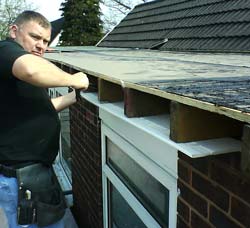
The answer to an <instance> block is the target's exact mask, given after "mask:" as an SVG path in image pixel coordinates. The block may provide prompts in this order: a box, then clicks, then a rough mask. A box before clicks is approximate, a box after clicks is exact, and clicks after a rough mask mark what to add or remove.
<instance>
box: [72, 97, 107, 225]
mask: <svg viewBox="0 0 250 228" xmlns="http://www.w3.org/2000/svg"><path fill="white" fill-rule="evenodd" d="M98 116H99V109H98V107H96V106H94V105H93V104H91V103H90V102H88V101H87V100H85V99H83V98H81V97H79V98H78V102H77V103H76V104H74V105H73V106H71V107H70V123H71V124H70V131H71V150H72V189H73V196H74V207H73V214H74V216H75V218H76V221H77V223H78V226H79V227H85V228H102V227H103V216H102V177H101V173H102V172H101V121H100V119H99V117H98Z"/></svg>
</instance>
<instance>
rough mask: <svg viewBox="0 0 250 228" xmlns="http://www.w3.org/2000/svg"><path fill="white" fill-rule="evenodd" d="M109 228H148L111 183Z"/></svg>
mask: <svg viewBox="0 0 250 228" xmlns="http://www.w3.org/2000/svg"><path fill="white" fill-rule="evenodd" d="M109 205H110V206H109V211H110V214H109V228H146V226H145V225H144V224H143V222H142V221H141V220H140V218H139V217H138V216H137V215H136V213H135V212H134V211H133V210H132V208H131V207H130V206H129V205H128V203H127V202H126V200H124V198H123V197H122V196H121V194H120V193H119V192H118V191H117V190H116V188H115V187H114V186H113V185H112V184H111V183H110V182H109Z"/></svg>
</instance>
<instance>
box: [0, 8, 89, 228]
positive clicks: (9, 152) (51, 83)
mask: <svg viewBox="0 0 250 228" xmlns="http://www.w3.org/2000/svg"><path fill="white" fill-rule="evenodd" d="M50 35H51V25H50V23H49V22H48V20H47V19H46V18H45V17H44V16H42V15H41V14H39V13H37V12H34V11H25V12H23V13H21V14H20V15H19V16H18V17H17V19H16V20H15V21H14V23H13V25H11V26H10V33H9V38H8V39H6V40H5V41H0V209H1V210H0V212H1V211H2V210H4V213H5V215H3V216H4V217H7V220H8V223H9V227H10V228H16V227H22V226H20V225H18V223H19V224H21V225H25V224H27V226H25V227H30V228H31V227H32V228H36V227H49V228H52V227H53V228H57V227H64V226H63V223H62V220H61V219H62V217H63V215H64V208H65V207H63V212H62V208H61V209H60V210H59V212H58V211H57V208H56V207H58V204H59V203H60V205H61V204H62V202H61V201H60V200H59V199H60V197H59V198H58V200H57V197H58V196H59V195H60V194H61V193H59V192H58V188H55V189H49V188H50V186H51V185H53V186H54V184H55V183H56V181H55V179H54V177H51V175H52V174H51V173H52V172H51V165H52V163H53V161H54V159H55V157H56V156H57V153H58V147H59V146H58V144H59V133H60V123H59V119H58V116H57V113H56V112H57V111H60V110H62V109H64V108H66V107H68V106H69V105H71V104H73V103H74V102H76V98H75V92H74V91H73V92H71V93H68V94H67V95H64V96H61V97H58V98H53V99H51V100H50V98H49V97H48V94H47V92H46V89H45V88H48V87H61V86H66V87H73V88H75V89H87V87H88V83H89V82H88V78H87V77H86V75H85V74H83V73H81V72H79V73H76V74H73V75H70V74H68V73H66V72H64V71H62V70H60V69H59V68H57V67H56V66H55V65H54V64H52V63H50V62H48V61H47V60H45V59H43V58H42V56H43V54H44V52H45V50H46V48H47V46H48V43H49V41H50ZM37 167H39V168H37ZM47 170H48V171H47ZM41 173H42V174H41ZM40 175H43V176H41V177H40ZM36 176H37V178H36ZM32 178H33V179H34V181H33V179H32ZM46 178H47V179H46ZM48 178H49V179H48ZM41 179H44V180H42V181H43V182H42V181H41ZM20 180H22V181H20ZM23 180H24V181H23ZM48 180H49V181H48ZM26 181H28V182H29V181H30V182H34V183H28V184H27V186H32V184H33V185H34V186H33V187H28V189H26V190H25V192H22V190H23V189H24V187H25V185H26ZM50 181H51V183H50ZM55 186H56V184H55ZM43 187H44V189H43ZM29 188H31V189H29ZM33 188H34V189H36V190H35V191H33V190H34V189H33ZM39 190H41V191H40V192H39ZM52 190H53V191H52ZM54 190H55V191H54ZM37 191H38V193H37ZM44 191H45V193H46V194H44ZM41 192H42V193H41ZM17 194H18V197H17ZM52 194H54V195H52ZM43 198H44V199H43ZM43 200H45V201H43ZM52 201H54V202H52ZM55 201H58V202H55ZM45 202H46V203H45ZM51 206H52V210H51V211H52V212H54V211H55V214H56V212H58V213H57V214H56V215H55V216H54V215H53V213H52V212H51V211H50V207H51ZM63 206H64V205H63ZM53 207H54V209H53ZM44 208H45V209H44ZM17 212H18V213H17ZM39 213H40V214H39ZM37 224H38V225H37ZM44 224H45V225H44Z"/></svg>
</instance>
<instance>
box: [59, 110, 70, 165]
mask: <svg viewBox="0 0 250 228" xmlns="http://www.w3.org/2000/svg"><path fill="white" fill-rule="evenodd" d="M60 121H61V153H62V157H63V159H64V161H65V162H66V164H67V165H68V167H69V168H70V169H71V146H70V122H69V109H68V108H67V109H64V110H63V111H61V112H60Z"/></svg>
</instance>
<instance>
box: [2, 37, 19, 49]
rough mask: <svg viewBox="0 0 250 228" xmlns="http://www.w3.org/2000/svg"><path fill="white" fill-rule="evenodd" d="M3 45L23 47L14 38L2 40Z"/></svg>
mask: <svg viewBox="0 0 250 228" xmlns="http://www.w3.org/2000/svg"><path fill="white" fill-rule="evenodd" d="M3 47H13V48H22V47H21V46H20V45H19V44H18V43H16V42H15V41H14V40H11V39H6V40H1V41H0V48H3Z"/></svg>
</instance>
